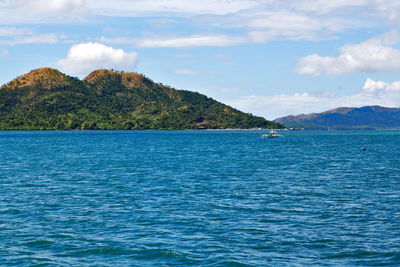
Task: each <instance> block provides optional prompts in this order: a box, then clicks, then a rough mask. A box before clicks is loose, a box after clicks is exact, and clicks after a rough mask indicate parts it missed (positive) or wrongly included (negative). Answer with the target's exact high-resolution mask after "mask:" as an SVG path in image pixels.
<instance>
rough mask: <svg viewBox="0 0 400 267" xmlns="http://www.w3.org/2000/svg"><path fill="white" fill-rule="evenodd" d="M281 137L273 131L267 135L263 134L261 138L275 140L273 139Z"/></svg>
mask: <svg viewBox="0 0 400 267" xmlns="http://www.w3.org/2000/svg"><path fill="white" fill-rule="evenodd" d="M280 136H282V135H280V134H277V133H276V132H275V131H274V130H272V131H270V132H269V134H263V135H262V137H263V138H265V137H268V138H275V137H280Z"/></svg>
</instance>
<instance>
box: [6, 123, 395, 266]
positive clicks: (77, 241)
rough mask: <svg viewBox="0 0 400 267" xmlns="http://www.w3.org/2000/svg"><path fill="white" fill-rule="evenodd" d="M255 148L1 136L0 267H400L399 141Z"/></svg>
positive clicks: (385, 134)
mask: <svg viewBox="0 0 400 267" xmlns="http://www.w3.org/2000/svg"><path fill="white" fill-rule="evenodd" d="M261 134H262V132H258V131H249V132H247V131H238V132H234V131H228V132H202V131H195V132H190V131H179V132H170V131H150V132H135V131H134V132H118V131H116V132H24V131H22V132H0V263H1V264H2V265H4V264H10V265H28V266H30V265H43V266H45V265H51V266H143V265H160V266H167V265H173V266H175V265H185V266H186V265H201V266H265V265H270V266H276V265H278V266H281V265H290V266H292V265H347V266H349V265H351V266H354V265H363V266H364V265H368V266H370V265H375V266H383V265H392V266H396V265H400V132H398V131H343V132H342V131H325V132H308V131H299V132H286V133H284V135H285V136H284V137H282V138H275V139H268V138H266V139H262V138H261ZM364 146H365V147H366V148H367V150H366V151H362V150H361V148H362V147H364Z"/></svg>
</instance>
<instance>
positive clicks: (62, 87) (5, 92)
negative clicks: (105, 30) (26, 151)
mask: <svg viewBox="0 0 400 267" xmlns="http://www.w3.org/2000/svg"><path fill="white" fill-rule="evenodd" d="M282 127H283V126H282V125H280V124H278V123H274V122H270V121H267V120H265V119H264V118H261V117H256V116H253V115H251V114H247V113H243V112H240V111H238V110H236V109H234V108H232V107H229V106H227V105H224V104H222V103H219V102H217V101H215V100H213V99H211V98H209V97H207V96H205V95H202V94H199V93H196V92H191V91H184V90H176V89H173V88H171V87H168V86H163V85H161V84H158V83H154V82H153V81H152V80H150V79H149V78H146V77H144V76H143V75H140V74H137V73H124V72H115V71H111V70H96V71H94V72H92V73H91V74H89V75H88V76H87V77H86V78H85V79H83V80H79V79H77V78H74V77H70V76H67V75H65V74H63V73H61V72H59V71H58V70H55V69H51V68H40V69H36V70H33V71H31V72H29V73H27V74H25V75H23V76H21V77H18V78H16V79H14V80H13V81H11V82H9V83H7V84H5V85H3V86H2V87H1V88H0V129H2V130H5V129H8V130H11V129H19V130H23V129H27V130H28V129H29V130H33V129H46V130H53V129H54V130H75V129H88V130H101V129H107V130H111V129H121V130H122V129H126V130H129V129H226V128H242V129H249V128H282Z"/></svg>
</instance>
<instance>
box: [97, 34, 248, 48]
mask: <svg viewBox="0 0 400 267" xmlns="http://www.w3.org/2000/svg"><path fill="white" fill-rule="evenodd" d="M100 41H101V42H103V43H107V44H130V45H133V46H135V47H146V48H147V47H149V48H159V47H169V48H187V47H204V46H232V45H236V44H240V43H243V42H245V41H246V39H245V38H243V37H234V36H228V35H190V36H184V37H158V36H155V37H147V38H127V37H115V38H106V37H101V38H100Z"/></svg>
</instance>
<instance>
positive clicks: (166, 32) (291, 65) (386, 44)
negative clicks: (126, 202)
mask: <svg viewBox="0 0 400 267" xmlns="http://www.w3.org/2000/svg"><path fill="white" fill-rule="evenodd" d="M399 23H400V1H397V0H396V1H395V0H352V1H348V0H330V1H326V0H297V1H295V0H290V1H289V0H202V1H194V0H152V1H138V0H114V1H107V0H35V1H33V0H0V61H1V65H0V66H1V71H0V83H1V84H4V83H6V82H8V81H10V80H11V79H13V78H15V77H16V76H17V75H21V74H24V73H26V72H29V71H30V70H32V69H35V68H39V67H45V66H49V67H54V68H57V69H59V70H61V71H62V72H64V73H66V74H68V75H72V76H76V77H80V78H83V77H85V76H86V75H88V74H89V73H90V72H91V71H93V70H95V69H99V68H112V69H116V70H123V71H129V72H131V71H132V72H139V73H142V74H145V75H146V76H148V77H150V78H151V79H153V80H154V81H155V82H160V83H163V84H167V85H170V86H172V87H174V88H177V89H186V90H192V91H198V92H200V93H204V94H206V95H208V96H210V97H213V98H214V99H216V100H218V101H221V102H224V103H227V104H229V105H232V106H233V107H236V108H238V109H240V110H242V111H245V112H250V113H253V114H255V115H260V116H263V117H265V118H267V119H275V118H277V117H280V116H284V115H290V114H300V113H310V112H321V111H325V110H328V109H331V108H335V107H339V106H355V107H359V106H364V105H384V106H390V107H399V106H400V47H399V36H400V35H399V29H398V28H399Z"/></svg>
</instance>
